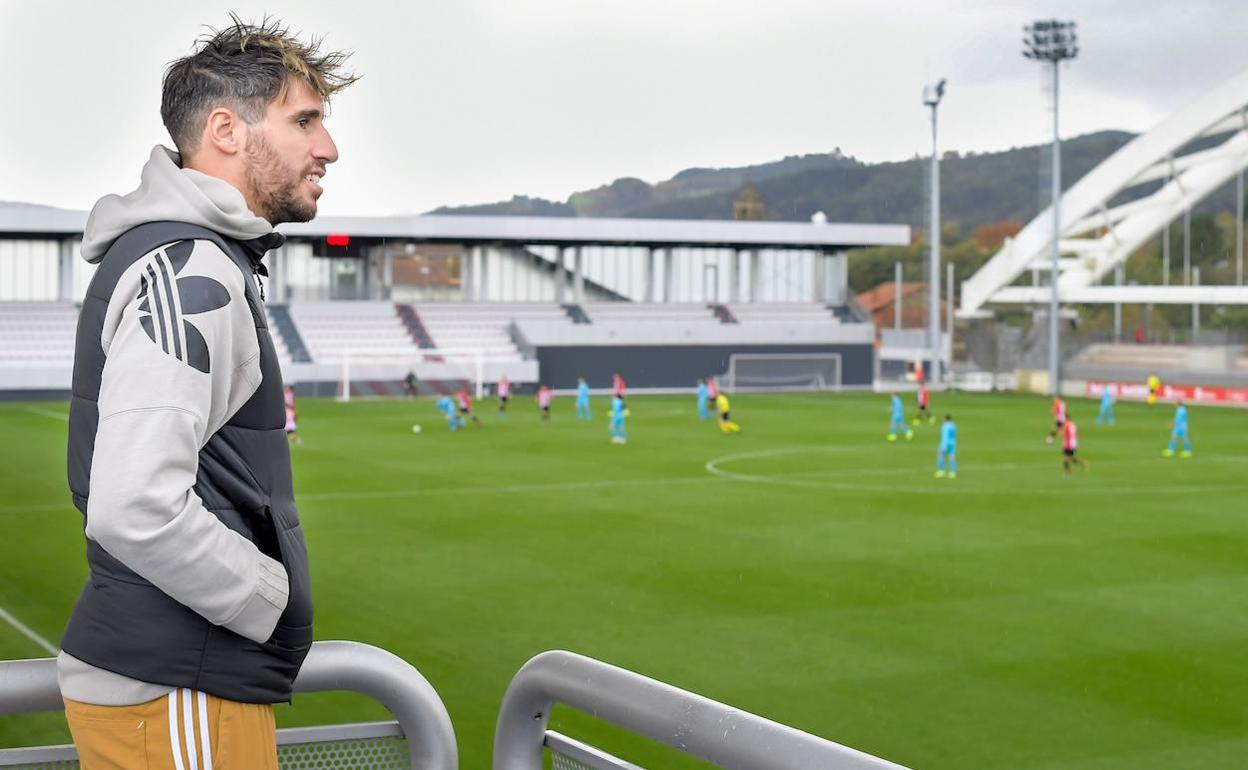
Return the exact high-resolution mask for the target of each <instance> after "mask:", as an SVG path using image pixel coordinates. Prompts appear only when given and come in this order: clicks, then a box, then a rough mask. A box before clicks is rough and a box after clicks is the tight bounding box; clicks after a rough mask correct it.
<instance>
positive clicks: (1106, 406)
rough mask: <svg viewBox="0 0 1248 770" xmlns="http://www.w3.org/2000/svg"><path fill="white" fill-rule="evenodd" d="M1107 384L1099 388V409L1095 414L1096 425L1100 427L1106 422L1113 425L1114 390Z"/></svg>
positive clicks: (1113, 386)
mask: <svg viewBox="0 0 1248 770" xmlns="http://www.w3.org/2000/svg"><path fill="white" fill-rule="evenodd" d="M1115 387H1116V386H1115V385H1111V384H1109V383H1108V382H1107V383H1105V384H1104V385H1103V386H1101V408H1100V411H1098V412H1097V413H1096V424H1097V425H1101V424H1103V423H1106V422H1108V423H1109V424H1110V425H1113V424H1114V388H1115Z"/></svg>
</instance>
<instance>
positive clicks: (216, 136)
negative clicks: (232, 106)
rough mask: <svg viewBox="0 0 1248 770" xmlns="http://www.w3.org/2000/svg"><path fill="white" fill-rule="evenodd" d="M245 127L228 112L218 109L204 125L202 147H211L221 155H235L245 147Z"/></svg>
mask: <svg viewBox="0 0 1248 770" xmlns="http://www.w3.org/2000/svg"><path fill="white" fill-rule="evenodd" d="M246 143H247V142H246V127H245V126H244V124H243V121H242V120H241V119H240V118H239V117H238V116H237V115H235V114H234V113H233V112H231V111H230V110H227V109H226V108H224V107H218V108H216V109H215V110H213V111H212V112H211V113H209V114H208V120H207V121H206V122H205V123H204V141H203V142H202V144H203V145H211V146H212V147H214V148H216V150H217V151H218V152H220V153H221V154H222V155H236V154H238V153H240V152H242V151H243V148H244V146H246Z"/></svg>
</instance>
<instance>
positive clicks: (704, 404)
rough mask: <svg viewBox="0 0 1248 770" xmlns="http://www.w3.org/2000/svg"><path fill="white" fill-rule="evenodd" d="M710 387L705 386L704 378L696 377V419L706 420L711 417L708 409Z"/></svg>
mask: <svg viewBox="0 0 1248 770" xmlns="http://www.w3.org/2000/svg"><path fill="white" fill-rule="evenodd" d="M710 398H711V389H710V388H709V387H707V385H706V380H704V379H702V378H701V377H699V378H698V419H699V420H701V421H702V422H706V421H707V420H709V419H711V409H710Z"/></svg>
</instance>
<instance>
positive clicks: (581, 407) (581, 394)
mask: <svg viewBox="0 0 1248 770" xmlns="http://www.w3.org/2000/svg"><path fill="white" fill-rule="evenodd" d="M593 416H594V413H593V412H591V411H590V409H589V383H588V382H586V381H585V378H584V377H577V378H576V419H578V420H589V419H591V418H593Z"/></svg>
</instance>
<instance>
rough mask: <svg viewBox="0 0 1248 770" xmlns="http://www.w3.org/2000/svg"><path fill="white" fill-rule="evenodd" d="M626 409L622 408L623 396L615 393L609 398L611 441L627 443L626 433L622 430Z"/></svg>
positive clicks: (626, 413) (613, 442)
mask: <svg viewBox="0 0 1248 770" xmlns="http://www.w3.org/2000/svg"><path fill="white" fill-rule="evenodd" d="M627 416H628V410H627V409H625V408H624V398H623V396H620V395H618V394H617V395H616V396H615V397H614V398H612V399H611V443H612V444H627V443H628V435H627V434H626V433H625V432H624V418H625V417H627Z"/></svg>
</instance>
